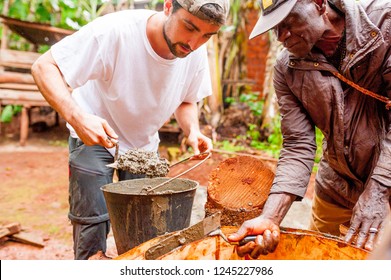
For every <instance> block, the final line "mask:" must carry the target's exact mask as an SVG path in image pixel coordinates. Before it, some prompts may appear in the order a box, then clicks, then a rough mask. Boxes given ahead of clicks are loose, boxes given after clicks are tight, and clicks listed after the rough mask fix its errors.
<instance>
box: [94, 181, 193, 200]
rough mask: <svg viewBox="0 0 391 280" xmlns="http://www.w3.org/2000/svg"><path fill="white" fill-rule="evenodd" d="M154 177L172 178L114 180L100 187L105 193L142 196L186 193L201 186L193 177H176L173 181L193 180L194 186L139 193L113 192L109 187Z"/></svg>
mask: <svg viewBox="0 0 391 280" xmlns="http://www.w3.org/2000/svg"><path fill="white" fill-rule="evenodd" d="M154 179H158V180H161V179H166V180H169V179H171V178H169V177H154V178H138V179H129V180H122V181H118V182H113V183H110V184H106V185H103V186H101V187H100V189H101V191H103V192H105V193H111V194H125V195H137V196H140V195H143V196H161V195H167V194H177V193H184V192H191V191H195V190H196V189H197V188H198V187H199V186H200V183H199V182H198V181H195V180H192V179H187V178H176V179H175V180H173V181H172V182H175V181H176V180H179V181H182V182H183V181H185V182H191V183H194V186H192V187H189V188H188V189H186V190H164V191H162V192H158V193H154V192H151V193H137V194H136V193H127V192H113V191H112V190H108V188H110V187H113V186H115V185H118V184H121V183H124V182H126V181H132V182H137V181H145V180H154Z"/></svg>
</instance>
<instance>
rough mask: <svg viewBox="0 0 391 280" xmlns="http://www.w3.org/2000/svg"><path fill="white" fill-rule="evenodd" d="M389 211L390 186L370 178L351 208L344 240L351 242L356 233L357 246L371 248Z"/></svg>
mask: <svg viewBox="0 0 391 280" xmlns="http://www.w3.org/2000/svg"><path fill="white" fill-rule="evenodd" d="M389 213H390V188H387V187H385V186H382V185H381V184H379V183H378V182H376V181H375V180H372V179H371V180H370V181H369V183H368V186H367V187H366V188H365V190H364V192H363V193H362V194H361V195H360V198H359V199H358V201H357V203H356V205H355V206H354V208H353V215H352V218H351V220H350V224H351V225H350V228H349V230H348V232H347V234H346V236H345V241H346V242H348V243H351V242H352V241H353V237H354V235H355V234H357V244H356V245H357V247H359V248H363V247H364V248H365V249H366V250H370V251H371V250H373V247H374V242H375V239H376V236H377V234H378V232H379V231H381V230H382V229H383V222H384V219H385V218H386V217H387V215H388V214H389Z"/></svg>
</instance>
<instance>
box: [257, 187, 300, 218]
mask: <svg viewBox="0 0 391 280" xmlns="http://www.w3.org/2000/svg"><path fill="white" fill-rule="evenodd" d="M295 199H296V196H295V195H293V194H289V193H276V194H270V195H269V197H268V199H267V201H266V203H265V205H264V207H263V209H262V214H261V215H262V216H263V217H264V218H267V219H270V220H272V221H273V222H274V223H275V224H277V225H279V224H281V222H282V220H283V219H284V217H285V215H286V213H287V212H288V210H289V208H290V207H291V205H292V203H293V202H294V201H295Z"/></svg>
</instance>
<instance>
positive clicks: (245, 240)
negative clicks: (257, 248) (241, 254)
mask: <svg viewBox="0 0 391 280" xmlns="http://www.w3.org/2000/svg"><path fill="white" fill-rule="evenodd" d="M255 238H257V236H256V235H247V236H246V237H245V238H243V239H242V240H240V241H239V244H238V245H239V246H243V245H246V244H247V243H248V242H250V241H255Z"/></svg>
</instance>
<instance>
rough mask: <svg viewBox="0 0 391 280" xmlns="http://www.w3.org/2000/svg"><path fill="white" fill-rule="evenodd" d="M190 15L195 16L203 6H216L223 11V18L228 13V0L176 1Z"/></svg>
mask: <svg viewBox="0 0 391 280" xmlns="http://www.w3.org/2000/svg"><path fill="white" fill-rule="evenodd" d="M177 1H178V3H179V4H180V5H181V6H182V8H184V9H185V10H187V11H188V12H189V13H191V14H194V15H195V14H197V13H198V12H199V10H200V9H201V7H202V6H204V5H205V4H216V5H218V6H220V7H221V8H222V9H223V12H224V14H225V16H226V17H227V16H228V13H229V0H177Z"/></svg>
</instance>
